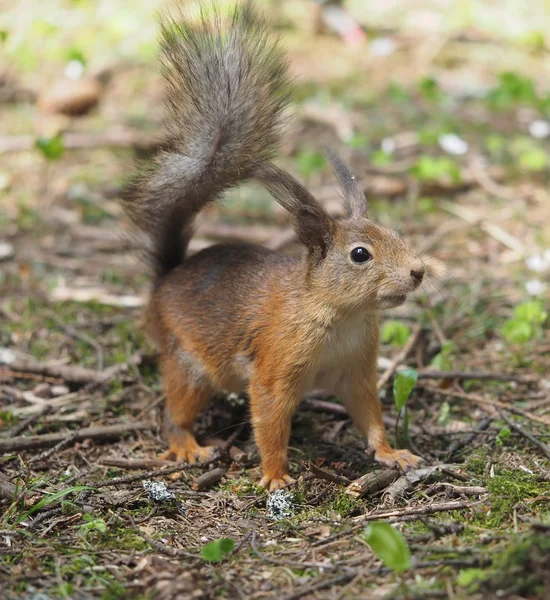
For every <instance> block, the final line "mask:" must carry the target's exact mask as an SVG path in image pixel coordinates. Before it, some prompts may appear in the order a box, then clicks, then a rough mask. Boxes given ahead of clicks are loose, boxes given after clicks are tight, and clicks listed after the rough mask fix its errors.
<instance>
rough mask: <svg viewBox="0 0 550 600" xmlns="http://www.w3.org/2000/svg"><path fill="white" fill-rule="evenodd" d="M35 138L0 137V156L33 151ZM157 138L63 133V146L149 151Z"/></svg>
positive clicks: (117, 133)
mask: <svg viewBox="0 0 550 600" xmlns="http://www.w3.org/2000/svg"><path fill="white" fill-rule="evenodd" d="M35 144H36V138H35V137H34V136H32V135H14V136H2V137H0V154H4V153H7V152H23V151H25V150H34V148H35ZM160 145H161V144H160V140H159V138H155V137H151V136H145V135H143V134H140V133H136V132H133V131H129V130H125V131H110V132H105V133H76V132H74V133H64V134H63V146H64V147H65V148H67V149H70V150H76V149H79V148H99V147H105V146H106V147H112V148H128V147H133V148H136V149H138V150H143V151H150V150H154V149H156V148H158V147H159V146H160Z"/></svg>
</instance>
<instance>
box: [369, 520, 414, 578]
mask: <svg viewBox="0 0 550 600" xmlns="http://www.w3.org/2000/svg"><path fill="white" fill-rule="evenodd" d="M364 536H365V540H366V541H367V543H368V544H369V546H370V547H371V548H372V549H373V551H374V552H375V554H376V556H378V558H379V559H380V560H381V561H382V562H383V563H384V565H385V566H386V567H388V568H390V569H392V570H393V571H397V572H398V573H400V572H401V571H406V570H407V569H410V568H411V552H410V550H409V546H408V544H407V541H406V540H405V538H404V537H403V536H402V535H401V534H400V533H399V531H397V529H394V528H393V527H392V526H391V525H390V524H389V523H384V522H383V521H376V522H374V523H369V525H367V527H366V528H365V531H364Z"/></svg>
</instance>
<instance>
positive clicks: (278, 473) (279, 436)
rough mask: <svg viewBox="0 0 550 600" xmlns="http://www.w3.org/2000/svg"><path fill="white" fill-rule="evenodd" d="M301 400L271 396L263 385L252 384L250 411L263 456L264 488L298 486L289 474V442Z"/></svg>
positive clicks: (269, 391) (262, 482)
mask: <svg viewBox="0 0 550 600" xmlns="http://www.w3.org/2000/svg"><path fill="white" fill-rule="evenodd" d="M297 404H298V400H296V401H294V400H293V399H292V400H290V399H289V398H288V397H287V396H286V395H281V394H276V393H271V390H269V388H267V387H266V386H263V385H251V388H250V410H251V414H252V426H253V428H254V436H255V438H256V443H257V444H258V447H259V449H260V454H261V457H262V472H263V477H262V479H261V481H260V485H261V486H262V487H265V488H267V489H269V490H271V491H272V490H278V489H280V488H284V487H286V486H288V485H291V484H292V483H294V481H295V480H294V479H293V478H292V477H291V476H290V475H289V474H288V456H287V453H288V441H289V439H290V428H291V422H292V415H293V414H294V410H295V408H296V406H297Z"/></svg>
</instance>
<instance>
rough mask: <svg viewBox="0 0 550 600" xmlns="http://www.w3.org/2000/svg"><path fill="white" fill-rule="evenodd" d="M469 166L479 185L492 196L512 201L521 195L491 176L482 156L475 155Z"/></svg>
mask: <svg viewBox="0 0 550 600" xmlns="http://www.w3.org/2000/svg"><path fill="white" fill-rule="evenodd" d="M469 166H470V170H471V172H472V174H473V176H474V177H475V179H476V181H477V182H478V183H479V185H480V186H481V187H482V188H483V189H484V190H485V191H486V192H488V193H489V194H491V195H492V196H496V197H497V198H503V199H505V200H512V201H515V200H517V199H518V198H519V197H520V195H519V194H516V193H515V191H514V190H513V189H511V188H509V187H507V186H505V185H501V184H500V183H498V182H497V181H495V180H494V179H493V178H492V177H491V175H490V174H489V172H488V171H487V169H486V168H485V167H484V165H483V161H482V159H481V157H479V156H478V157H475V158H474V159H473V160H472V161H470V165H469Z"/></svg>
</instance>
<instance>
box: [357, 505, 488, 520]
mask: <svg viewBox="0 0 550 600" xmlns="http://www.w3.org/2000/svg"><path fill="white" fill-rule="evenodd" d="M479 504H480V502H479V501H476V502H470V501H464V502H462V501H456V502H442V503H441V504H428V505H426V506H410V507H405V508H401V509H395V510H384V511H374V512H371V513H369V514H367V515H361V516H359V517H354V518H353V519H352V521H354V522H356V523H359V522H363V521H378V520H379V519H391V518H397V519H400V518H402V517H420V516H423V515H431V514H433V513H436V512H447V511H450V510H463V509H465V508H472V507H473V506H477V505H479Z"/></svg>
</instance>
